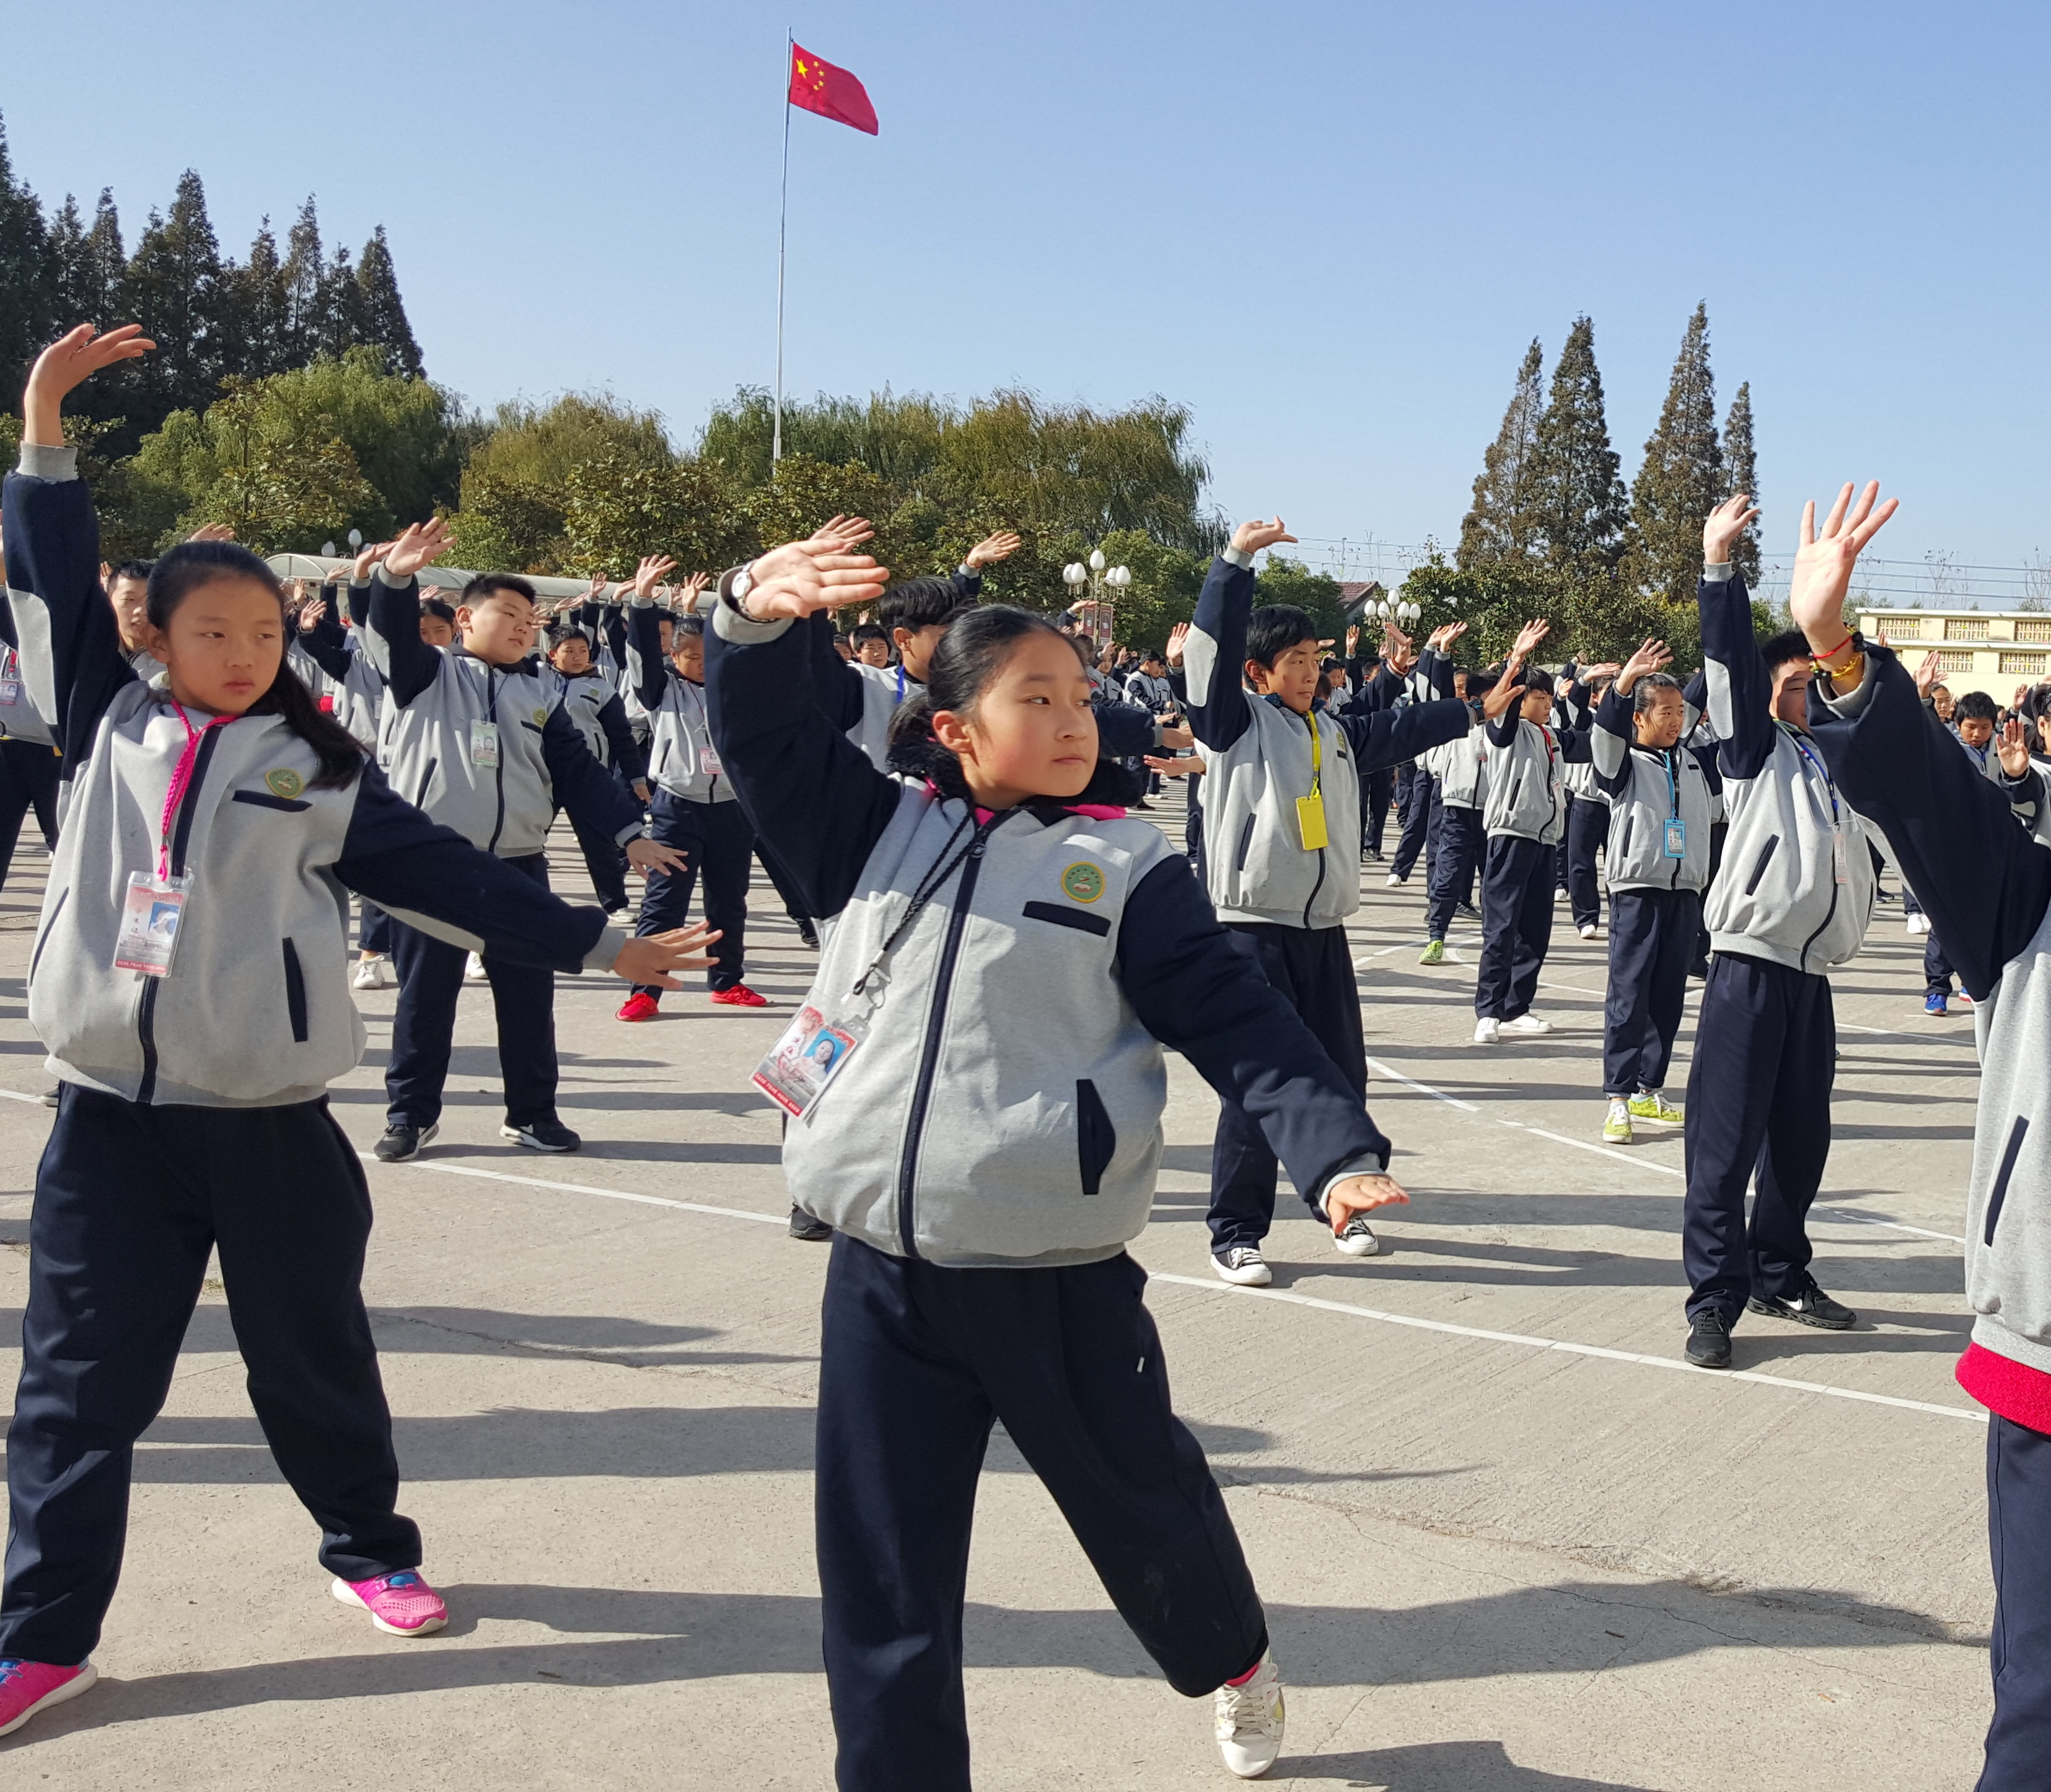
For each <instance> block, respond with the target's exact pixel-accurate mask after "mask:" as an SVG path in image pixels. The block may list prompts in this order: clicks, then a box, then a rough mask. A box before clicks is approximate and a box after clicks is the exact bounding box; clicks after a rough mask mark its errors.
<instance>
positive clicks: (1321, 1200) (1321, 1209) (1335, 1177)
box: [1318, 1154, 1389, 1219]
mask: <svg viewBox="0 0 2051 1792" xmlns="http://www.w3.org/2000/svg"><path fill="white" fill-rule="evenodd" d="M1388 1173H1389V1160H1388V1158H1385V1157H1382V1156H1381V1155H1380V1154H1376V1155H1374V1156H1373V1157H1367V1158H1355V1159H1354V1161H1352V1162H1351V1163H1350V1164H1348V1165H1346V1167H1345V1168H1344V1169H1341V1170H1338V1171H1336V1172H1334V1173H1333V1174H1332V1175H1330V1176H1328V1177H1326V1178H1325V1185H1324V1187H1322V1189H1319V1191H1318V1217H1319V1219H1322V1218H1324V1217H1325V1197H1326V1196H1327V1195H1329V1194H1330V1193H1331V1192H1332V1190H1333V1189H1336V1188H1337V1187H1338V1185H1340V1184H1341V1183H1342V1182H1343V1181H1346V1178H1347V1177H1352V1176H1386V1175H1387V1174H1388Z"/></svg>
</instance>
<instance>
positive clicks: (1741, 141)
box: [0, 0, 2051, 577]
mask: <svg viewBox="0 0 2051 1792" xmlns="http://www.w3.org/2000/svg"><path fill="white" fill-rule="evenodd" d="M786 25H790V26H791V27H794V28H795V31H796V33H797V37H798V40H799V42H800V43H802V44H803V45H806V46H807V47H808V48H810V49H813V50H815V51H816V52H817V53H818V54H820V55H822V56H823V57H826V58H828V59H829V60H830V61H835V62H838V63H840V64H843V65H844V66H846V67H848V68H851V69H853V70H854V72H856V73H858V75H860V76H861V77H862V79H863V80H864V81H865V83H866V84H867V86H868V88H869V94H870V96H871V97H872V99H873V100H874V102H875V104H876V107H877V111H878V112H879V113H880V115H881V120H882V135H881V137H879V138H876V139H870V138H868V137H865V136H862V135H858V134H857V133H855V132H854V131H849V130H847V129H846V128H845V127H841V126H838V125H834V124H831V123H827V122H826V121H825V120H823V119H816V118H813V117H811V116H808V115H803V114H800V115H797V116H796V117H795V119H794V120H793V126H792V133H791V258H790V282H791V284H790V298H789V313H788V358H787V383H788V385H789V387H790V388H791V389H792V390H794V391H795V392H800V393H809V392H814V391H818V390H824V391H828V392H867V391H869V389H871V388H874V387H878V386H881V385H886V384H888V385H892V386H893V387H895V388H897V389H899V390H900V391H901V390H911V389H924V390H930V391H934V392H941V393H945V394H951V395H953V396H956V397H959V398H966V397H968V396H972V395H974V394H975V393H978V392H983V391H986V390H988V389H990V388H992V387H994V386H996V385H1003V384H1014V383H1015V384H1018V385H1026V386H1028V387H1030V388H1033V389H1034V390H1036V391H1037V392H1041V394H1043V395H1044V396H1047V397H1049V398H1050V399H1069V398H1080V399H1086V400H1090V401H1092V402H1094V403H1098V404H1118V403H1120V402H1123V401H1124V400H1128V399H1131V398H1134V397H1136V396H1143V395H1145V394H1147V393H1151V392H1160V393H1164V394H1166V395H1167V396H1170V397H1172V398H1174V399H1178V400H1182V401H1183V402H1185V403H1186V404H1189V405H1190V407H1191V408H1192V409H1193V412H1194V414H1195V420H1196V435H1197V440H1198V441H1199V443H1201V445H1202V447H1203V448H1204V449H1205V451H1206V452H1207V454H1208V455H1209V459H1210V461H1211V463H1212V466H1213V470H1214V482H1213V496H1214V498H1216V499H1217V502H1219V503H1220V504H1221V505H1222V506H1224V507H1225V509H1227V510H1228V511H1229V512H1230V513H1233V514H1244V513H1248V512H1251V511H1253V510H1256V509H1258V510H1261V511H1263V512H1268V511H1272V510H1274V509H1278V508H1279V509H1280V510H1281V512H1282V513H1283V515H1284V517H1287V519H1288V520H1289V521H1290V522H1291V524H1292V525H1295V526H1296V527H1297V528H1298V529H1299V533H1303V534H1305V535H1307V536H1315V537H1341V536H1347V537H1352V538H1354V539H1355V540H1358V539H1359V538H1360V537H1362V536H1364V535H1365V534H1368V533H1373V534H1374V535H1376V536H1378V537H1381V538H1382V539H1383V540H1385V541H1393V542H1401V543H1414V542H1418V541H1422V540H1423V539H1424V537H1426V536H1427V535H1433V536H1436V537H1438V538H1440V540H1441V541H1445V540H1447V539H1449V538H1450V537H1451V536H1452V535H1453V534H1454V533H1455V532H1456V531H1457V529H1458V526H1459V518H1460V516H1461V513H1462V512H1463V509H1465V507H1466V503H1467V492H1468V486H1469V484H1470V482H1471V480H1472V478H1473V476H1474V474H1475V471H1476V470H1477V469H1478V467H1479V463H1480V457H1481V453H1482V450H1483V447H1484V445H1485V444H1486V443H1487V441H1488V440H1489V439H1490V437H1491V435H1493V433H1494V430H1495V428H1496V425H1497V424H1498V420H1499V419H1500V417H1501V415H1502V407H1503V404H1504V402H1505V400H1506V398H1507V396H1508V392H1509V387H1510V377H1511V374H1512V373H1513V371H1514V368H1515V365H1516V363H1517V361H1518V356H1519V354H1520V353H1521V352H1522V349H1523V347H1524V345H1525V344H1526V342H1529V340H1530V339H1531V338H1532V337H1533V336H1534V335H1537V336H1540V337H1541V338H1543V339H1544V341H1545V344H1546V347H1547V350H1548V356H1549V357H1550V355H1551V353H1553V352H1554V351H1556V350H1557V347H1558V345H1559V342H1560V340H1561V338H1562V336H1563V335H1564V334H1565V330H1566V328H1567V326H1568V324H1569V322H1570V321H1571V320H1572V318H1573V317H1574V315H1575V314H1576V312H1579V311H1582V310H1585V311H1587V312H1588V313H1589V314H1591V315H1592V317H1593V318H1594V320H1595V326H1596V352H1597V355H1598V357H1599V359H1600V363H1601V365H1602V369H1603V374H1604V381H1605V382H1606V385H1607V387H1608V399H1609V416H1610V422H1611V428H1612V433H1613V435H1614V436H1615V439H1616V442H1617V444H1618V447H1619V451H1620V452H1621V453H1622V454H1623V457H1624V463H1625V471H1626V474H1627V476H1628V475H1629V474H1632V473H1634V472H1635V470H1636V467H1637V463H1638V459H1639V455H1640V452H1641V451H1642V447H1643V442H1644V439H1645V437H1646V435H1647V433H1648V431H1650V429H1651V426H1652V424H1653V422H1654V419H1655V417H1656V416H1657V413H1658V405H1659V401H1660V399H1661V396H1662V394H1663V392H1664V389H1665V385H1666V377H1667V373H1668V371H1669V369H1670V366H1671V365H1672V361H1673V356H1674V349H1675V347H1676V346H1677V344H1678V340H1679V337H1680V334H1681V330H1682V326H1683V324H1684V323H1685V322H1686V318H1687V315H1688V314H1689V312H1690V310H1691V309H1692V308H1693V306H1694V304H1695V303H1696V301H1697V299H1705V300H1707V302H1708V304H1709V318H1710V325H1711V330H1712V345H1713V357H1714V361H1715V366H1716V371H1717V382H1718V391H1719V396H1720V401H1721V402H1727V401H1728V398H1729V394H1730V392H1733V390H1735V388H1736V387H1737V384H1738V382H1739V381H1740V380H1742V379H1748V380H1749V381H1751V382H1752V394H1753V400H1754V405H1755V409H1756V414H1757V418H1758V428H1759V436H1760V460H1761V473H1762V483H1763V485H1764V500H1765V503H1766V506H1767V511H1768V515H1767V520H1766V528H1767V545H1768V549H1769V550H1777V549H1782V548H1783V547H1785V546H1787V545H1789V544H1790V543H1791V541H1792V538H1793V531H1794V529H1795V521H1796V513H1797V511H1798V509H1799V504H1800V501H1801V499H1802V498H1803V497H1805V496H1807V495H1810V494H1824V493H1826V491H1827V490H1829V489H1830V488H1831V487H1832V486H1834V483H1835V482H1838V481H1839V480H1841V479H1843V478H1851V477H1859V478H1864V477H1866V476H1869V475H1874V476H1878V477H1879V478H1881V479H1882V481H1883V482H1884V483H1885V486H1887V487H1888V489H1889V490H1893V491H1896V492H1897V493H1899V494H1900V495H1901V497H1902V498H1903V500H1904V509H1903V510H1902V513H1901V515H1900V516H1899V517H1897V520H1896V521H1895V522H1894V523H1893V525H1890V526H1889V529H1888V531H1887V533H1886V534H1885V535H1884V536H1883V537H1881V542H1882V543H1883V544H1885V550H1884V551H1885V552H1886V553H1887V554H1888V555H1889V556H1890V557H1892V558H1894V559H1897V560H1903V561H1908V562H1916V561H1919V560H1920V558H1921V556H1923V555H1924V554H1925V553H1926V552H1942V553H1949V554H1951V556H1954V557H1955V560H1959V561H1961V562H1967V563H1984V564H1990V565H2014V564H2018V563H2019V562H2021V561H2022V560H2024V559H2025V557H2026V556H2030V554H2032V553H2033V552H2034V551H2035V550H2037V549H2039V548H2040V547H2041V548H2042V549H2045V550H2047V551H2051V515H2047V513H2046V508H2045V500H2046V494H2047V485H2048V484H2051V481H2047V474H2051V443H2047V439H2046V431H2045V420H2046V417H2047V416H2051V404H2048V403H2047V400H2051V391H2047V386H2048V385H2051V369H2047V365H2046V359H2045V353H2044V346H2045V291H2046V273H2047V268H2046V260H2047V236H2046V231H2045V222H2046V220H2045V197H2044V185H2045V170H2046V158H2045V149H2046V142H2045V139H2046V135H2047V130H2051V127H2048V126H2047V123H2046V108H2045V106H2044V104H2043V102H2042V98H2041V76H2042V71H2043V69H2044V68H2045V65H2046V51H2047V49H2051V9H2046V8H2045V7H2043V6H2041V5H2037V6H2023V5H1983V6H1947V7H1934V6H1906V5H1901V4H1875V5H1872V6H1866V7H1865V8H1846V7H1836V6H1829V7H1826V6H1813V5H1807V4H1802V3H1799V0H1792V3H1789V0H1783V3H1782V4H1777V5H1773V6H1746V5H1737V6H1725V7H1723V8H1721V9H1705V8H1699V7H1692V6H1655V5H1650V4H1639V5H1627V4H1608V5H1605V4H1592V3H1591V4H1550V5H1549V4H1542V3H1537V0H1525V3H1521V4H1520V3H1480V0H1476V3H1472V4H1459V3H1439V4H1432V5H1427V6H1419V5H1416V4H1414V3H1412V4H1400V5H1398V4H1379V3H1377V4H1358V5H1352V6H1342V5H1308V4H1306V5H1287V4H1279V5H1270V6H1264V7H1261V8H1258V9H1255V8H1249V7H1245V6H1232V7H1228V6H1219V5H1213V4H1206V3H1204V0H1185V3H1183V4H1180V5H1177V6H1165V5H1151V4H1110V5H1106V4H1104V3H1102V0H1099V3H1097V4H1093V5H1085V4H1082V3H1080V0H1038V3H1036V4H1034V5H1032V6H1005V7H995V6H961V5H959V4H955V5H945V4H940V3H937V0H935V3H923V0H922V3H916V4H913V3H904V0H900V3H895V4H885V3H881V0H878V3H874V4H836V3H831V0H793V3H792V4H791V6H789V7H788V8H787V9H781V8H779V9H776V10H768V9H764V8H762V7H759V6H749V5H731V4H729V5H725V6H701V5H692V4H675V3H670V4H662V5H658V4H652V3H642V0H584V3H582V4H580V5H578V6H574V7H571V6H563V5H560V4H557V5H543V4H541V3H539V0H497V3H496V4H493V5H489V6H487V5H482V4H471V3H467V0H462V3H438V0H416V3H414V4H412V5H408V6H396V5H390V4H386V3H385V0H358V3H354V4H351V5H349V6H322V5H314V6H309V5H300V6H284V7H279V6H275V5H269V6H259V5H256V4H254V3H252V0H186V3H185V4H183V5H181V6H178V7H176V8H165V7H162V6H158V5H150V6H141V5H135V4H129V3H127V0H115V3H111V4H107V5H105V6H102V7H100V9H98V10H97V12H96V18H95V19H94V21H93V22H92V25H89V26H88V25H80V24H77V23H76V22H74V21H72V19H71V18H70V17H69V15H68V14H66V13H65V11H64V10H63V9H60V8H53V7H39V8H29V7H26V6H21V7H16V8H14V9H11V10H10V17H9V19H8V22H7V26H6V38H5V46H4V47H5V54H4V57H0V112H4V115H5V119H6V127H7V131H8V135H9V137H10V140H11V143H12V145H13V149H14V157H15V162H16V166H17V168H18V171H19V172H20V173H21V174H22V175H23V176H25V178H27V179H28V180H29V182H31V183H32V184H33V185H34V186H35V187H36V188H37V190H38V191H39V192H40V193H41V194H42V196H43V197H44V198H45V201H48V202H50V203H52V204H54V203H55V202H56V201H57V200H59V199H61V197H62V196H63V194H64V192H65V191H66V190H75V191H76V192H77V193H78V194H79V195H80V198H81V200H82V201H86V202H88V203H89V202H90V200H91V198H92V195H93V194H94V193H96V192H97V190H98V189H99V188H100V186H102V185H111V186H112V187H113V188H114V189H115V197H116V199H117V200H118V201H119V204H120V205H121V207H122V212H123V221H124V224H126V225H127V228H128V230H129V232H130V236H131V240H132V238H133V233H134V231H135V228H137V227H138V226H139V225H140V224H141V222H142V221H143V216H144V214H145V213H146V212H147V209H149V207H150V205H153V204H162V203H163V202H165V201H167V200H168V198H169V197H170V192H171V189H172V186H173V183H174V181H175V180H176V178H177V176H178V173H179V171H180V170H182V169H183V168H185V167H186V166H194V167H197V169H198V170H200V172H201V175H202V176H203V177H204V178H205V182H206V186H207V192H208V196H209V203H210V205H211V208H212V211H213V218H214V221H215V223H216V225H217V228H218V229H219V231H220V232H221V237H222V239H223V242H224V244H225V246H227V247H228V248H231V249H232V250H234V251H235V252H240V250H241V248H242V247H243V246H244V244H246V243H247V241H248V238H249V236H250V235H251V234H252V232H253V231H254V229H255V228H256V223H257V221H258V218H259V217H260V215H262V214H263V213H266V212H268V213H269V214H270V215H271V217H272V221H273V222H274V224H278V225H279V226H280V227H281V233H282V226H283V224H285V223H286V222H288V221H289V220H290V217H291V214H292V213H293V211H294V210H295V208H296V206H297V205H298V203H299V201H300V200H301V199H302V198H303V197H304V196H305V195H306V194H307V193H309V192H312V193H316V194H317V195H318V199H319V202H320V209H321V216H322V222H323V224H324V225H325V226H326V228H327V230H328V232H329V233H330V239H331V240H332V239H333V238H334V236H342V237H344V238H346V239H347V240H350V242H351V243H352V244H354V243H358V242H360V241H361V240H362V238H363V237H364V236H366V235H367V234H368V233H369V229H370V227H371V226H372V225H373V224H376V223H378V222H383V223H384V224H385V225H386V226H387V227H388V228H389V232H390V234H391V238H392V242H393V251H394V253H395V255H396V256H397V262H398V267H399V272H400V281H401V284H402V287H403V288H404V293H405V296H406V300H407V303H408V308H409V310H410V311H411V314H412V318H413V322H414V326H415V328H416V332H417V333H418V334H419V336H420V339H421V342H422V346H423V347H424V350H425V353H426V355H427V358H428V368H429V371H430V372H431V373H432V374H433V375H435V376H436V377H437V378H439V379H441V380H443V381H446V382H447V383H448V384H450V385H452V386H454V387H455V388H457V389H458V390H459V391H460V392H463V393H464V394H465V395H466V396H468V397H469V398H470V399H471V400H473V401H475V402H479V403H486V404H488V403H490V402H492V401H494V400H498V399H500V398H503V397H507V396H513V395H514V394H525V395H527V396H545V395H547V394H549V393H552V392H558V391H561V390H565V389H572V388H596V387H610V388H611V389H612V390H614V391H615V392H617V393H619V395H620V396H623V397H626V398H631V399H632V400H635V401H636V402H639V403H642V404H648V405H651V406H654V407H655V408H659V409H660V410H661V411H662V412H663V413H664V414H665V416H666V418H667V419H668V420H669V422H670V428H671V430H672V432H673V434H674V435H676V437H677V438H678V439H679V441H680V442H686V441H688V440H689V439H690V437H691V435H693V433H694V431H695V430H696V428H697V425H698V424H699V423H700V422H701V420H702V419H703V417H704V416H705V412H706V411H707V409H708V408H709V406H710V405H712V404H713V403H715V402H717V400H720V399H721V398H723V397H724V396H727V395H728V394H729V393H730V392H732V389H733V388H735V387H736V385H740V384H743V383H762V384H766V383H768V380H769V377H770V375H771V372H772V356H773V349H774V307H775V271H776V270H775V228H776V182H777V158H778V147H779V132H780V131H781V128H782V123H783V120H782V116H781V111H780V107H779V94H780V92H781V88H782V58H783V31H784V28H785V26H786ZM1904 576H1905V577H1906V576H1907V575H1906V574H1905V575H1904Z"/></svg>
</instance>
